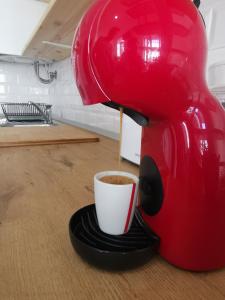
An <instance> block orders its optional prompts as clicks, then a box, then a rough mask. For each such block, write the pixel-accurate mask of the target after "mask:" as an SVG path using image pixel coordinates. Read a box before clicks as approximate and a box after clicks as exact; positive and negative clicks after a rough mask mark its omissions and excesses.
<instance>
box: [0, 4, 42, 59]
mask: <svg viewBox="0 0 225 300" xmlns="http://www.w3.org/2000/svg"><path fill="white" fill-rule="evenodd" d="M47 8H48V4H47V3H44V2H40V1H31V0H0V24H1V26H0V37H1V38H0V53H3V54H14V55H20V54H22V52H23V50H24V47H25V45H26V43H27V42H28V40H29V39H30V38H31V36H32V34H33V31H34V29H35V28H36V26H37V25H38V23H39V22H40V19H41V17H42V16H43V15H44V13H45V12H46V11H47Z"/></svg>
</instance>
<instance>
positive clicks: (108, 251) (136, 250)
mask: <svg viewBox="0 0 225 300" xmlns="http://www.w3.org/2000/svg"><path fill="white" fill-rule="evenodd" d="M69 234H70V239H71V242H72V245H73V247H74V249H75V250H76V251H77V253H78V254H79V255H80V256H81V257H82V258H83V259H85V260H86V261H87V262H89V263H90V264H93V265H95V266H96V267H99V268H103V269H107V270H111V271H113V270H114V271H116V270H126V269H131V268H134V267H137V266H140V265H142V264H144V263H146V262H147V261H148V260H149V259H150V258H151V257H152V256H153V255H154V254H155V253H156V252H157V249H158V246H159V238H158V237H157V236H156V235H155V234H154V233H153V232H151V230H150V229H149V228H148V227H147V226H146V225H145V224H144V222H143V220H142V218H141V215H140V213H139V211H138V209H136V212H135V217H134V219H133V222H132V225H131V228H130V230H129V232H128V233H126V234H124V235H119V236H115V235H109V234H106V233H104V232H102V231H101V230H100V228H99V226H98V221H97V216H96V211H95V205H94V204H92V205H89V206H86V207H84V208H82V209H80V210H78V211H77V212H76V213H75V214H74V215H73V216H72V217H71V219H70V223H69Z"/></svg>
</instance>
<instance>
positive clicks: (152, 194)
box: [140, 156, 163, 216]
mask: <svg viewBox="0 0 225 300" xmlns="http://www.w3.org/2000/svg"><path fill="white" fill-rule="evenodd" d="M140 199H141V207H142V209H143V210H144V212H145V213H146V214H148V215H150V216H154V215H156V214H157V213H158V212H159V210H160V208H161V206H162V203H163V185H162V179H161V175H160V172H159V170H158V167H157V165H156V164H155V162H154V160H153V159H152V158H151V157H149V156H144V157H143V158H142V160H141V165H140Z"/></svg>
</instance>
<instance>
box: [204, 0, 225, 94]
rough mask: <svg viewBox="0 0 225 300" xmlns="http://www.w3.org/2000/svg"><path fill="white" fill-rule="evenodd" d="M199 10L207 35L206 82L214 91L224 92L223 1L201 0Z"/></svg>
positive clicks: (224, 29)
mask: <svg viewBox="0 0 225 300" xmlns="http://www.w3.org/2000/svg"><path fill="white" fill-rule="evenodd" d="M200 10H201V12H202V14H203V16H204V19H205V22H206V28H207V36H208V47H209V52H208V65H207V79H208V84H209V87H210V88H211V89H212V90H214V91H220V92H222V91H224V92H225V34H224V31H225V1H224V0H203V1H202V4H201V6H200Z"/></svg>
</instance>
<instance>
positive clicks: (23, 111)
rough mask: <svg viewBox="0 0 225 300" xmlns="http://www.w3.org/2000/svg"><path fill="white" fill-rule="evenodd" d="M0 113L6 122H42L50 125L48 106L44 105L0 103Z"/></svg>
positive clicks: (49, 108) (50, 118)
mask: <svg viewBox="0 0 225 300" xmlns="http://www.w3.org/2000/svg"><path fill="white" fill-rule="evenodd" d="M1 107H2V111H3V113H4V115H5V117H6V119H7V121H8V122H42V123H47V124H52V114H51V107H52V105H50V104H45V103H34V102H31V101H29V102H26V103H22V102H21V103H19V102H18V103H15V102H14V103H10V102H4V103H1Z"/></svg>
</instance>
